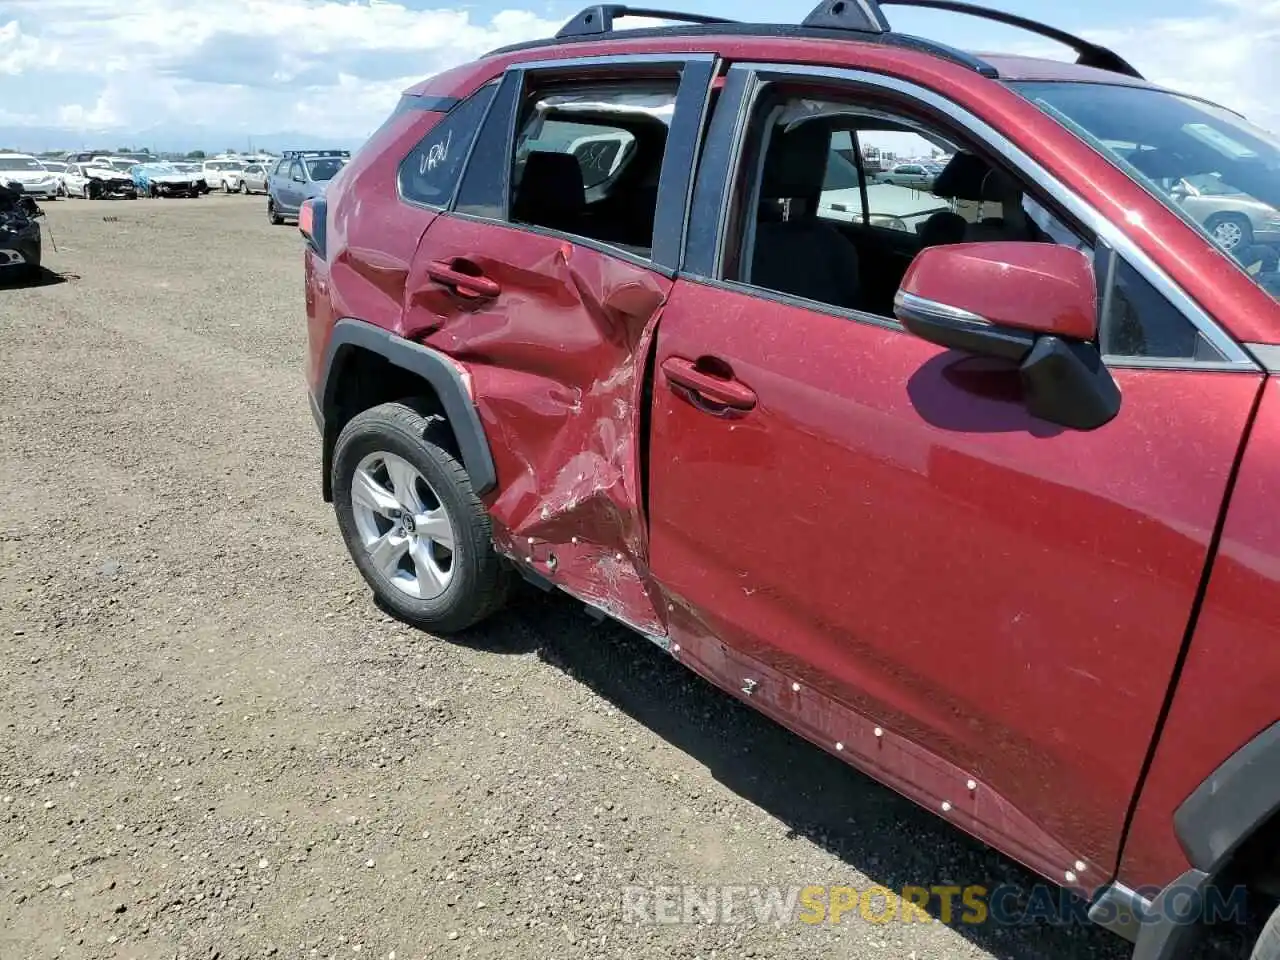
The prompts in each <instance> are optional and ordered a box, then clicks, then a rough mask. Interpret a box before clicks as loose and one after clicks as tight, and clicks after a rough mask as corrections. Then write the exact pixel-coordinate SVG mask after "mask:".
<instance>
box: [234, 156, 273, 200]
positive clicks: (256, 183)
mask: <svg viewBox="0 0 1280 960" xmlns="http://www.w3.org/2000/svg"><path fill="white" fill-rule="evenodd" d="M239 190H240V192H241V193H245V194H249V193H266V192H267V168H266V167H265V166H264V165H262V164H261V163H251V164H249V165H248V166H247V167H245V168H244V171H243V172H242V173H241V174H240V182H239Z"/></svg>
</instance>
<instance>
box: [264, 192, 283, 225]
mask: <svg viewBox="0 0 1280 960" xmlns="http://www.w3.org/2000/svg"><path fill="white" fill-rule="evenodd" d="M267 219H268V220H270V221H271V225H272V226H273V227H278V226H280V224H282V223H284V217H282V216H280V214H278V213H276V202H275V201H274V200H272V199H271V198H270V197H268V198H267Z"/></svg>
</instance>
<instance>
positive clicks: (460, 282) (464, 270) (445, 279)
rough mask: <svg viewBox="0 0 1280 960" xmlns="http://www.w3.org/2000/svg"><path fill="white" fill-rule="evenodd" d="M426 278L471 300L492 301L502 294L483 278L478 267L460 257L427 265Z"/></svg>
mask: <svg viewBox="0 0 1280 960" xmlns="http://www.w3.org/2000/svg"><path fill="white" fill-rule="evenodd" d="M427 276H429V277H430V278H431V279H432V280H434V281H435V282H436V283H438V284H441V285H442V286H445V287H448V288H449V289H450V290H452V291H454V292H455V293H457V294H458V295H459V296H462V297H468V298H470V299H473V300H492V299H493V298H494V297H496V296H497V295H498V294H500V293H501V292H502V287H500V286H498V284H497V283H496V282H495V281H493V280H490V279H489V278H488V277H486V276H484V274H483V273H482V272H481V270H480V268H479V267H477V266H476V265H475V264H474V263H472V262H471V261H470V260H464V259H462V258H461V257H458V258H455V259H453V260H432V261H431V262H429V263H428V264H427Z"/></svg>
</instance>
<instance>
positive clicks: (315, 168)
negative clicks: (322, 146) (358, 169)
mask: <svg viewBox="0 0 1280 960" xmlns="http://www.w3.org/2000/svg"><path fill="white" fill-rule="evenodd" d="M344 162H345V161H344V160H343V159H342V158H341V157H319V158H317V159H315V160H308V161H307V162H306V167H307V173H309V174H310V175H311V179H312V180H315V181H317V182H319V181H324V180H332V179H333V178H334V177H335V176H337V175H338V171H339V170H341V169H342V165H343V163H344Z"/></svg>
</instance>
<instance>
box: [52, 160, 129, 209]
mask: <svg viewBox="0 0 1280 960" xmlns="http://www.w3.org/2000/svg"><path fill="white" fill-rule="evenodd" d="M62 180H63V184H64V185H65V187H66V192H67V196H69V197H83V198H84V199H85V200H104V199H109V198H112V197H124V198H128V199H137V196H138V188H137V187H136V186H135V185H134V182H133V175H132V174H130V173H129V172H128V171H125V170H117V169H116V168H115V167H113V166H112V165H111V164H109V163H106V162H103V161H98V160H89V161H87V162H85V163H72V164H68V166H67V172H66V173H64V174H63V175H62Z"/></svg>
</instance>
